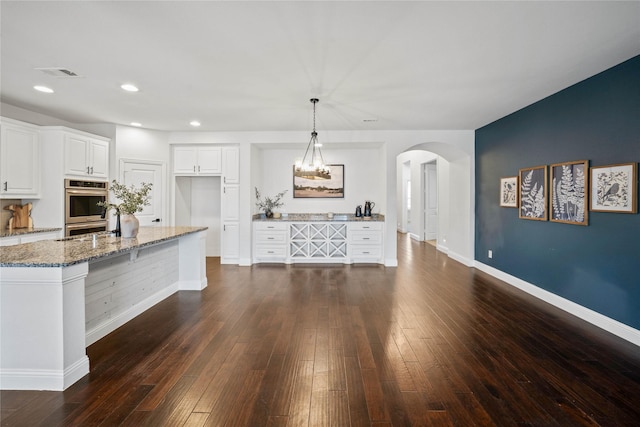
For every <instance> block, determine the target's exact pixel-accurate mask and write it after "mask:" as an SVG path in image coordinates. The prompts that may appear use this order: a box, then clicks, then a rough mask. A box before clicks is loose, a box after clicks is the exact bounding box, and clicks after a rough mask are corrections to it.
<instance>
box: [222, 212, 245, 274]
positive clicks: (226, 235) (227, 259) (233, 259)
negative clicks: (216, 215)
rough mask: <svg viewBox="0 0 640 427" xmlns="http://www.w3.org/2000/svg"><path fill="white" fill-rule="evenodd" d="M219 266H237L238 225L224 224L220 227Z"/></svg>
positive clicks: (235, 223)
mask: <svg viewBox="0 0 640 427" xmlns="http://www.w3.org/2000/svg"><path fill="white" fill-rule="evenodd" d="M221 246H222V254H221V256H220V263H221V264H237V263H238V258H239V257H240V224H239V223H237V222H226V223H224V225H223V226H222V244H221Z"/></svg>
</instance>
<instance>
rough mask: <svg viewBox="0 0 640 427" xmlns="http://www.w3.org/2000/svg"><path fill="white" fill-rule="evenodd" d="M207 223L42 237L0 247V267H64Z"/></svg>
mask: <svg viewBox="0 0 640 427" xmlns="http://www.w3.org/2000/svg"><path fill="white" fill-rule="evenodd" d="M206 229H207V227H140V231H139V232H138V236H137V237H135V238H132V239H123V238H122V237H113V236H111V235H110V234H108V233H101V234H96V239H95V242H94V241H93V235H91V234H85V235H82V236H74V237H66V238H63V239H56V240H42V241H39V242H33V243H24V244H21V245H15V246H5V247H3V248H2V250H1V251H0V267H65V266H68V265H73V264H79V263H81V262H87V261H91V260H94V259H98V258H102V257H106V256H109V255H113V254H117V253H125V252H129V251H131V250H133V249H137V248H142V247H145V246H150V245H153V244H156V243H160V242H162V241H166V240H172V239H175V238H177V237H180V236H184V235H187V234H191V233H197V232H199V231H203V230H206Z"/></svg>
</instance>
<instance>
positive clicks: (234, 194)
mask: <svg viewBox="0 0 640 427" xmlns="http://www.w3.org/2000/svg"><path fill="white" fill-rule="evenodd" d="M222 220H223V221H225V222H228V221H239V220H240V186H239V185H224V186H223V187H222Z"/></svg>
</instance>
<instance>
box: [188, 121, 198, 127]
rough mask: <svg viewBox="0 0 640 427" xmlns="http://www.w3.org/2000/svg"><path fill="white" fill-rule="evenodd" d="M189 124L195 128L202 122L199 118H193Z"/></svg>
mask: <svg viewBox="0 0 640 427" xmlns="http://www.w3.org/2000/svg"><path fill="white" fill-rule="evenodd" d="M189 124H190V125H191V126H193V127H194V128H197V127H198V126H200V122H199V121H197V120H192V121H191V122H189Z"/></svg>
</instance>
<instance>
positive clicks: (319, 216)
mask: <svg viewBox="0 0 640 427" xmlns="http://www.w3.org/2000/svg"><path fill="white" fill-rule="evenodd" d="M365 218H367V217H357V216H355V214H348V213H334V214H333V219H329V217H328V216H327V214H326V213H290V214H288V215H287V216H286V217H285V216H283V217H281V218H278V219H276V218H262V216H261V215H260V214H257V215H254V216H253V220H254V221H278V222H296V221H300V222H310V221H331V222H348V221H382V222H384V215H382V214H372V215H371V216H370V217H368V218H370V219H365Z"/></svg>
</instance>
